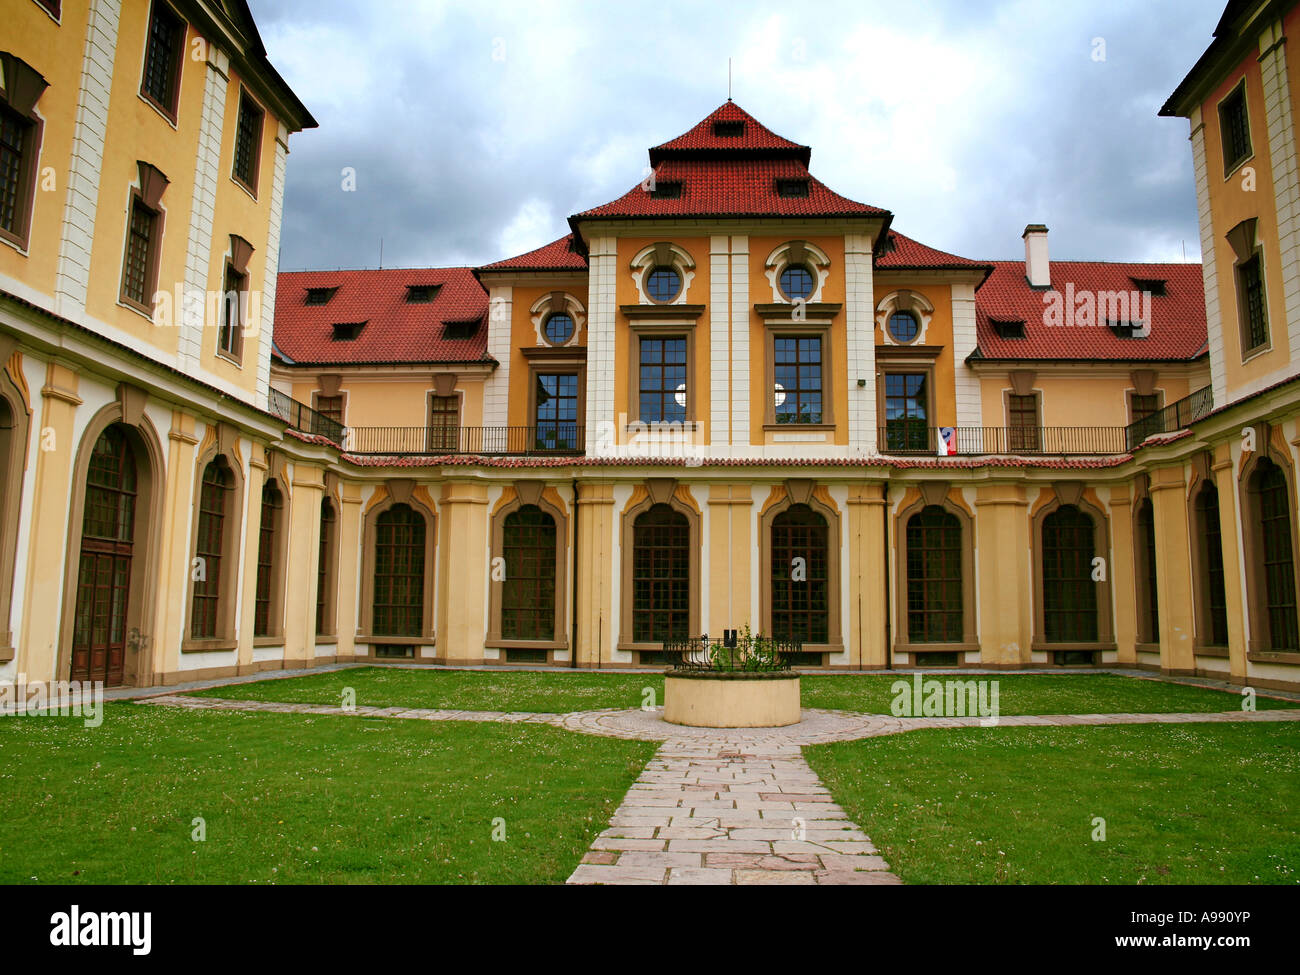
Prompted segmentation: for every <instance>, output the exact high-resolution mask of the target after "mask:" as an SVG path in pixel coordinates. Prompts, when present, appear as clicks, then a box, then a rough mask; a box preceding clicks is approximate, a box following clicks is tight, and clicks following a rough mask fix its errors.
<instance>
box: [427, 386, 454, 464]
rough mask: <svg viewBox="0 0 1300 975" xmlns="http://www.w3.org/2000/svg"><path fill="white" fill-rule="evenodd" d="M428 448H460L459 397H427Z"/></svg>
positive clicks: (451, 449)
mask: <svg viewBox="0 0 1300 975" xmlns="http://www.w3.org/2000/svg"><path fill="white" fill-rule="evenodd" d="M426 449H428V450H439V451H455V450H459V449H460V397H459V396H457V395H456V394H455V393H453V394H452V395H450V396H430V397H429V428H428V446H427V448H426Z"/></svg>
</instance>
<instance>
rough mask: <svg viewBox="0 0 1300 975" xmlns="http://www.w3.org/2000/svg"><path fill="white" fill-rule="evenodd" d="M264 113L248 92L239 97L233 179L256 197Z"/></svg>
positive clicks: (241, 93)
mask: <svg viewBox="0 0 1300 975" xmlns="http://www.w3.org/2000/svg"><path fill="white" fill-rule="evenodd" d="M263 118H265V113H264V112H263V111H262V110H261V109H260V108H259V107H258V106H257V103H256V102H254V101H253V100H252V99H251V98H249V97H248V92H246V91H244V92H240V95H239V124H238V125H237V126H236V128H235V170H234V176H235V179H237V180H239V182H241V183H243V184H244V186H246V187H248V190H249V191H250V192H251V193H252V194H253V195H254V196H256V195H257V169H258V165H257V164H258V158H259V156H260V155H261V151H262V120H263Z"/></svg>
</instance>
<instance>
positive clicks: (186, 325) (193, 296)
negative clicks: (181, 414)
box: [177, 44, 274, 374]
mask: <svg viewBox="0 0 1300 975" xmlns="http://www.w3.org/2000/svg"><path fill="white" fill-rule="evenodd" d="M205 67H206V71H205V75H204V82H203V113H202V115H201V116H200V118H199V145H198V152H197V153H196V155H195V160H194V198H193V201H192V204H191V206H190V228H189V239H188V240H187V242H186V245H185V300H184V303H183V307H182V309H181V313H180V328H181V334H180V341H179V343H178V346H177V351H178V353H179V359H180V361H179V363H178V364H179V366H180V368H181V369H184V370H185V371H186V372H189V373H191V374H193V372H194V371H195V370H196V369H198V367H199V365H200V362H201V360H200V355H201V353H202V350H203V325H204V318H205V316H206V314H207V292H208V291H209V290H210V289H211V285H210V282H209V280H208V275H209V273H210V270H211V267H212V224H213V218H214V214H215V213H216V207H217V186H218V182H217V181H218V180H219V179H220V170H221V134H222V128H223V126H224V123H225V117H226V87H227V85H228V83H229V80H230V58H229V57H228V56H227V55H226V52H225V51H223V50H221V49H220V48H219V47H217V45H215V44H210V45H208V59H207V61H206V62H205ZM223 284H224V282H223V283H222V284H217V285H216V286H215V287H216V288H221V287H222V286H223ZM272 311H274V309H267V308H265V307H263V308H262V309H261V314H262V315H263V316H264V317H267V316H268V315H269V313H270V312H272ZM212 324H213V325H214V326H215V324H216V323H212Z"/></svg>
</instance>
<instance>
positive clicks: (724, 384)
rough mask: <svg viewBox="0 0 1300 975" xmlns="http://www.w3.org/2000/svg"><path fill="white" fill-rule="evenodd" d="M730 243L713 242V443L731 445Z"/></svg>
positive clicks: (710, 322) (710, 343)
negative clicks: (728, 283) (728, 284)
mask: <svg viewBox="0 0 1300 975" xmlns="http://www.w3.org/2000/svg"><path fill="white" fill-rule="evenodd" d="M729 243H730V242H729V241H728V239H727V238H726V237H721V236H719V237H710V238H709V443H710V445H711V446H714V447H718V446H723V445H727V444H729V443H730V442H731V441H730V435H731V430H730V425H731V400H730V395H731V317H730V315H729V314H728V313H729V312H730V310H731V296H730V294H729V291H728V287H727V282H728V279H729V258H728V255H729Z"/></svg>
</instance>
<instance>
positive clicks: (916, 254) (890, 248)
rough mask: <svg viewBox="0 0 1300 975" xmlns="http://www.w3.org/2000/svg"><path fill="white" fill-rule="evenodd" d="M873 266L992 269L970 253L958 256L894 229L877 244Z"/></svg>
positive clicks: (900, 268)
mask: <svg viewBox="0 0 1300 975" xmlns="http://www.w3.org/2000/svg"><path fill="white" fill-rule="evenodd" d="M875 261H876V267H878V268H880V269H881V270H890V271H892V270H925V271H931V270H945V271H946V270H950V269H952V270H972V271H984V272H986V276H987V274H988V273H991V272H992V270H993V265H992V264H990V263H989V262H987V261H972V260H971V259H970V258H969V257H958V256H957V255H956V254H949V253H948V252H947V251H941V250H937V249H935V248H933V247H927V246H926V245H925V244H922V243H921V242H920V241H916V240H913V239H912V238H911V237H905V236H904V235H902V234H900V233H898V232H897V231H895V230H891V231H890V232H889V233H888V234H886V235H885V239H884V241H883V242H882V243H881V244H878V245H877V247H876V254H875Z"/></svg>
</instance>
